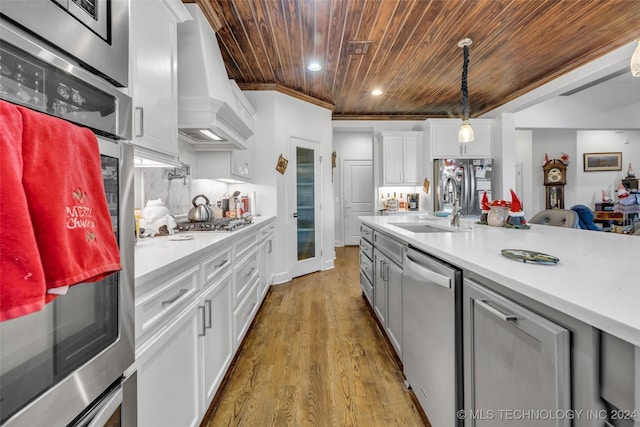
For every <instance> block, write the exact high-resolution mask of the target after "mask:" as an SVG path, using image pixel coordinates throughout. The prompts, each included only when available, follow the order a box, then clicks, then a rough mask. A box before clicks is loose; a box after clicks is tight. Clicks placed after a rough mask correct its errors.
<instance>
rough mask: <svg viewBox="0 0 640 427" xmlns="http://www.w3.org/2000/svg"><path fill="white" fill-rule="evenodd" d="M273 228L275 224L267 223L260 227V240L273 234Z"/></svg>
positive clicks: (274, 228)
mask: <svg viewBox="0 0 640 427" xmlns="http://www.w3.org/2000/svg"><path fill="white" fill-rule="evenodd" d="M275 230H276V226H275V224H269V225H267V226H266V227H262V228H261V229H260V241H261V242H263V241H264V240H266V239H268V238H269V237H270V236H271V235H273V233H274V232H275Z"/></svg>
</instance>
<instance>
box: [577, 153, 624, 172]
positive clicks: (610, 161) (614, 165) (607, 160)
mask: <svg viewBox="0 0 640 427" xmlns="http://www.w3.org/2000/svg"><path fill="white" fill-rule="evenodd" d="M619 170H622V152H620V151H618V152H611V153H584V171H585V172H595V171H619Z"/></svg>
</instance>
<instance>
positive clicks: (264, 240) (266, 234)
mask: <svg viewBox="0 0 640 427" xmlns="http://www.w3.org/2000/svg"><path fill="white" fill-rule="evenodd" d="M274 235H275V225H274V224H270V225H268V226H266V227H263V228H262V229H261V230H260V293H261V294H262V297H263V298H264V296H265V295H266V293H267V291H268V290H269V286H271V285H272V284H273V275H274V273H275V262H276V256H275V255H276V253H275V252H274V251H273V239H274Z"/></svg>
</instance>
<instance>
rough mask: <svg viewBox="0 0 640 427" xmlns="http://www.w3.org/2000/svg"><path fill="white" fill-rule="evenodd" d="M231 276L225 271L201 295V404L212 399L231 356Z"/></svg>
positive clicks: (232, 344)
mask: <svg viewBox="0 0 640 427" xmlns="http://www.w3.org/2000/svg"><path fill="white" fill-rule="evenodd" d="M232 284H233V276H232V274H231V271H228V272H227V273H226V274H225V275H224V276H223V277H222V278H221V279H218V280H217V281H216V283H215V284H213V285H211V286H210V287H209V288H208V289H206V290H205V292H204V293H203V295H202V300H201V304H202V305H201V306H200V307H202V308H201V309H200V310H201V311H202V313H203V329H204V335H202V337H201V338H202V375H201V377H202V380H203V381H204V384H203V390H204V393H203V397H204V401H203V402H202V404H203V407H204V408H205V410H206V408H207V406H208V405H209V403H210V402H211V400H212V399H213V397H214V395H215V394H216V391H218V387H219V386H220V382H221V381H222V378H224V374H225V372H226V371H227V368H228V367H229V364H230V363H231V359H232V358H233V349H234V341H233V324H232V311H231V307H232V298H231V292H232V289H233V286H232Z"/></svg>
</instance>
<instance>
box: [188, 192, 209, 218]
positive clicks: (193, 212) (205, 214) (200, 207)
mask: <svg viewBox="0 0 640 427" xmlns="http://www.w3.org/2000/svg"><path fill="white" fill-rule="evenodd" d="M200 197H202V198H203V199H204V200H205V202H206V203H205V204H203V203H200V204H196V200H198V198H200ZM191 203H192V204H193V207H192V208H191V209H190V210H189V214H188V215H187V218H188V219H189V221H193V222H202V221H210V220H211V219H213V211H212V210H211V207H210V206H209V199H207V197H206V196H205V195H204V194H198V195H197V196H196V197H194V198H193V200H192V201H191Z"/></svg>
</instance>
